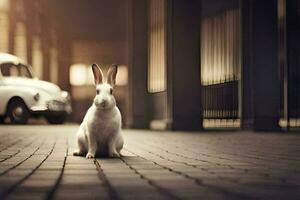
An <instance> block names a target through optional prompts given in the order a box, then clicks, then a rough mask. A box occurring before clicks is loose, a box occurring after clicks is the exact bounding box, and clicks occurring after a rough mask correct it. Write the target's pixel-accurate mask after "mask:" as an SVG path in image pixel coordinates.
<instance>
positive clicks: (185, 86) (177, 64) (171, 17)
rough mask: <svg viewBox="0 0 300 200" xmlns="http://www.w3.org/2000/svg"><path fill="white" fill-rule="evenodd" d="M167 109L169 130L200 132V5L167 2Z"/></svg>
mask: <svg viewBox="0 0 300 200" xmlns="http://www.w3.org/2000/svg"><path fill="white" fill-rule="evenodd" d="M167 2H168V4H167V15H168V19H167V20H168V34H167V38H168V40H167V42H168V53H167V56H168V59H167V63H168V68H167V72H168V75H167V76H168V106H169V112H170V113H169V114H170V119H171V129H173V130H199V129H201V128H202V113H201V83H200V1H198V0H189V1H182V0H167Z"/></svg>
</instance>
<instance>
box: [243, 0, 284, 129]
mask: <svg viewBox="0 0 300 200" xmlns="http://www.w3.org/2000/svg"><path fill="white" fill-rule="evenodd" d="M242 4H243V5H242V13H243V54H244V59H243V60H244V63H243V70H242V71H243V72H242V87H243V113H242V127H243V128H244V129H254V130H257V131H277V130H280V129H279V125H278V120H279V118H280V101H281V97H280V94H281V91H280V75H279V67H278V66H279V65H278V28H277V27H278V25H277V0H268V1H261V0H245V1H243V3H242Z"/></svg>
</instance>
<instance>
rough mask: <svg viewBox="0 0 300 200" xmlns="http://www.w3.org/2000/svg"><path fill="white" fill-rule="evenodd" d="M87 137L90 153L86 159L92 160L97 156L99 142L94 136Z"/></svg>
mask: <svg viewBox="0 0 300 200" xmlns="http://www.w3.org/2000/svg"><path fill="white" fill-rule="evenodd" d="M87 135H88V147H89V151H88V153H87V154H86V158H87V159H92V158H95V154H96V151H97V140H96V137H95V136H94V135H93V134H91V133H88V134H87Z"/></svg>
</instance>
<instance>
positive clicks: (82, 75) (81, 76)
mask: <svg viewBox="0 0 300 200" xmlns="http://www.w3.org/2000/svg"><path fill="white" fill-rule="evenodd" d="M87 76H88V71H87V66H86V65H84V64H74V65H72V66H71V68H70V83H71V85H74V86H81V85H86V83H87ZM92 80H94V79H92Z"/></svg>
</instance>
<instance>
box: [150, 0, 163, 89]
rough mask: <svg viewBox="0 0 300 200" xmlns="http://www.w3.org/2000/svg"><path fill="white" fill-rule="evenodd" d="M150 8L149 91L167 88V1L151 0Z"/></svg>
mask: <svg viewBox="0 0 300 200" xmlns="http://www.w3.org/2000/svg"><path fill="white" fill-rule="evenodd" d="M149 7H150V10H149V43H148V45H149V63H148V91H149V92H150V93H155V92H162V91H164V90H166V78H167V77H166V74H167V73H166V1H165V0H151V1H150V6H149Z"/></svg>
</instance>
